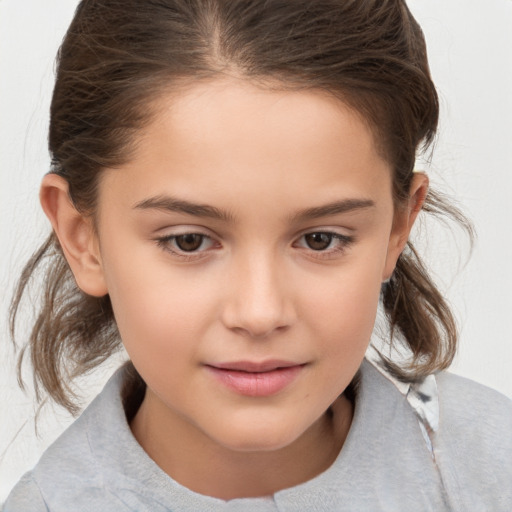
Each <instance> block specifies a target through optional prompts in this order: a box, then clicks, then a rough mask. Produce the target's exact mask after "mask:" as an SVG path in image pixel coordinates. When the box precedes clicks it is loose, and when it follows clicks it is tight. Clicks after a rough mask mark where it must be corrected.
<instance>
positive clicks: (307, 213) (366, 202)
mask: <svg viewBox="0 0 512 512" xmlns="http://www.w3.org/2000/svg"><path fill="white" fill-rule="evenodd" d="M374 206H375V202H374V201H372V200H371V199H344V200H342V201H334V202H332V203H328V204H325V205H322V206H314V207H312V208H306V209H304V210H300V211H299V212H297V213H295V214H294V215H292V217H291V220H292V222H303V221H307V220H312V219H320V218H322V217H329V216H332V215H339V214H342V213H349V212H353V211H357V210H364V209H368V208H373V207H374ZM134 209H137V210H163V211H168V212H175V213H183V214H185V215H193V216H195V217H206V218H211V219H217V220H221V221H224V222H232V221H233V215H231V214H230V213H229V212H226V211H223V210H220V209H219V208H216V207H215V206H210V205H207V204H199V203H192V202H190V201H185V200H184V199H177V198H174V197H170V196H154V197H149V198H147V199H144V200H142V201H140V202H138V203H136V204H135V206H134Z"/></svg>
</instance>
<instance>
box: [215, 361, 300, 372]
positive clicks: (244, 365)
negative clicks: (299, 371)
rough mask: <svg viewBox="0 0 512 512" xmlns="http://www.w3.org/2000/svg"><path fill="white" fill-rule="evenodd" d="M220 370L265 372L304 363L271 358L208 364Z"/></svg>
mask: <svg viewBox="0 0 512 512" xmlns="http://www.w3.org/2000/svg"><path fill="white" fill-rule="evenodd" d="M207 366H211V367H212V368H216V369H218V370H233V371H239V372H248V373H263V372H270V371H272V370H277V369H279V368H291V367H293V366H303V365H302V363H295V362H292V361H284V360H280V359H271V360H268V361H231V362H227V363H213V364H208V365H207Z"/></svg>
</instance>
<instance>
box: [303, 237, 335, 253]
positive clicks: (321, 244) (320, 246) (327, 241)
mask: <svg viewBox="0 0 512 512" xmlns="http://www.w3.org/2000/svg"><path fill="white" fill-rule="evenodd" d="M331 242H332V235H331V234H329V233H310V234H309V235H306V243H307V244H308V246H309V248H310V249H313V250H314V251H323V250H325V249H327V247H329V245H331Z"/></svg>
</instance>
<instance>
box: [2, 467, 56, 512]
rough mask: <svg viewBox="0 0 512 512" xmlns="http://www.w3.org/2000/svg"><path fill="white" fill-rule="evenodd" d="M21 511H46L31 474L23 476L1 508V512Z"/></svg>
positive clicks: (39, 491) (46, 508)
mask: <svg viewBox="0 0 512 512" xmlns="http://www.w3.org/2000/svg"><path fill="white" fill-rule="evenodd" d="M22 510H30V511H32V512H46V511H47V510H48V507H47V506H46V503H45V502H44V499H43V496H42V494H41V490H40V489H39V486H38V485H37V484H36V482H35V480H34V478H33V476H32V474H31V473H27V474H25V475H24V476H23V477H22V479H21V480H20V481H19V482H18V483H17V484H16V486H15V487H14V489H13V490H12V491H11V494H9V498H8V499H7V502H6V503H5V504H4V507H3V508H2V512H19V511H22Z"/></svg>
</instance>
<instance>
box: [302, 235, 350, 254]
mask: <svg viewBox="0 0 512 512" xmlns="http://www.w3.org/2000/svg"><path fill="white" fill-rule="evenodd" d="M351 241H352V238H351V237H349V236H345V235H340V234H339V233H332V232H328V231H317V232H313V233H307V234H305V235H302V236H301V238H300V239H299V242H298V244H297V245H299V246H300V247H306V248H307V249H311V250H313V251H317V252H321V251H327V250H329V249H342V248H344V247H345V246H347V245H349V244H350V242H351Z"/></svg>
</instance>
